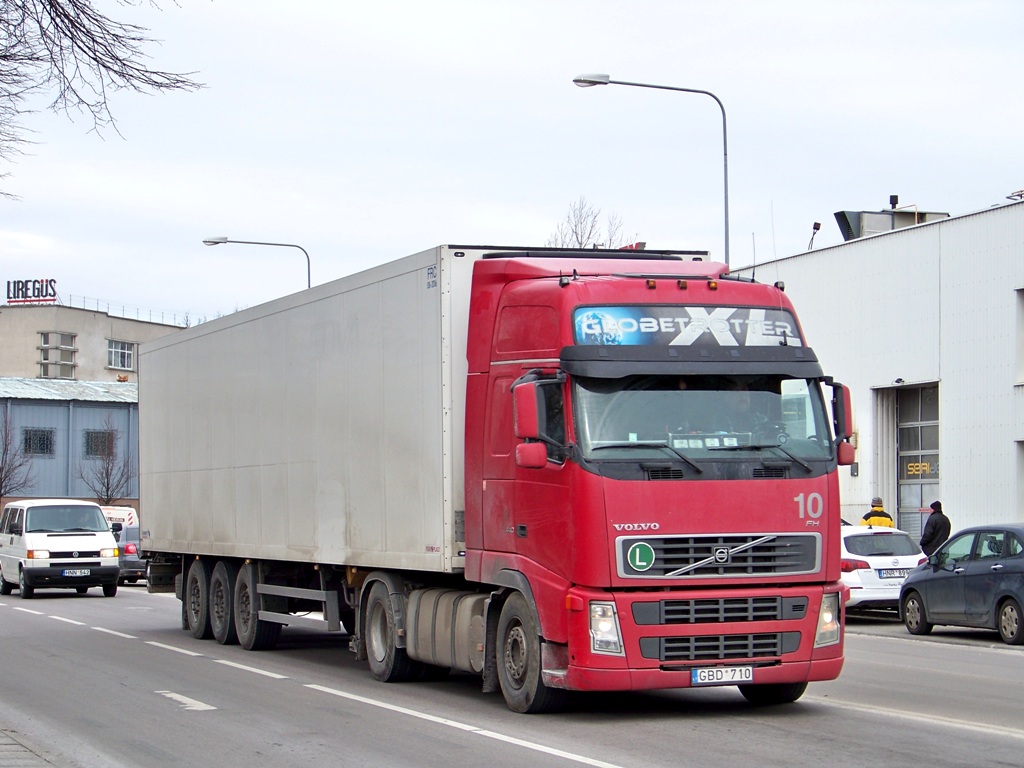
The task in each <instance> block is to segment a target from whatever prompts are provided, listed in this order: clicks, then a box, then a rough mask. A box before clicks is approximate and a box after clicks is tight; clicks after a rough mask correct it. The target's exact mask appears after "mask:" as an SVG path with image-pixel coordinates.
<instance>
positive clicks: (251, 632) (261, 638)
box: [234, 563, 281, 651]
mask: <svg viewBox="0 0 1024 768" xmlns="http://www.w3.org/2000/svg"><path fill="white" fill-rule="evenodd" d="M258 584H259V576H258V573H257V570H256V564H255V563H245V564H244V565H243V566H242V567H241V568H239V569H238V575H237V576H236V577H235V593H234V614H235V632H236V633H237V635H238V642H239V643H241V645H242V647H243V648H245V650H247V651H268V650H270V649H271V648H273V647H274V646H275V645H277V639H278V638H279V637H280V636H281V625H280V624H278V623H276V622H273V621H264V620H263V619H261V618H259V610H260V596H259V593H258V592H257V591H256V587H257V585H258Z"/></svg>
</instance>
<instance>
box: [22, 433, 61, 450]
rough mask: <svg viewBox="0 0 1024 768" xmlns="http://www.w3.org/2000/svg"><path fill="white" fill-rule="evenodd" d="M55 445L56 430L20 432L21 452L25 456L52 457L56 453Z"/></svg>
mask: <svg viewBox="0 0 1024 768" xmlns="http://www.w3.org/2000/svg"><path fill="white" fill-rule="evenodd" d="M56 443H57V440H56V430H53V429H24V430H22V433H21V452H22V453H24V454H25V455H26V456H53V455H54V454H55V453H56Z"/></svg>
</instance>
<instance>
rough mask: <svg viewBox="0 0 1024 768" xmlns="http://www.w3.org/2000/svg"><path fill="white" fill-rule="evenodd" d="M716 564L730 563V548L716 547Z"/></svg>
mask: <svg viewBox="0 0 1024 768" xmlns="http://www.w3.org/2000/svg"><path fill="white" fill-rule="evenodd" d="M714 552H715V562H716V563H718V564H719V565H721V564H722V563H728V562H729V548H728V547H715V550H714Z"/></svg>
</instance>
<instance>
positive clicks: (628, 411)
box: [574, 375, 832, 462]
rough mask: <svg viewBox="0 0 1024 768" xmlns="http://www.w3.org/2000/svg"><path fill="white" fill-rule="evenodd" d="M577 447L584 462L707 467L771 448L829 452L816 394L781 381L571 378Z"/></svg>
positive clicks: (794, 453) (815, 455)
mask: <svg viewBox="0 0 1024 768" xmlns="http://www.w3.org/2000/svg"><path fill="white" fill-rule="evenodd" d="M574 397H575V403H574V407H575V416H576V431H577V435H576V437H577V443H578V444H579V448H580V451H581V452H582V455H583V457H584V458H586V459H588V460H601V459H623V458H638V457H643V458H646V457H648V456H660V457H665V456H666V455H671V454H673V453H675V454H681V458H682V459H683V460H684V461H685V460H695V461H701V462H706V461H708V460H717V459H723V458H726V457H729V456H733V455H734V454H743V453H746V454H748V455H749V453H751V452H763V451H773V452H775V453H777V454H778V455H781V456H789V457H790V458H793V459H797V460H808V459H811V460H822V459H828V458H830V457H831V455H832V447H831V442H830V437H829V435H830V432H829V429H828V421H827V419H826V416H825V408H824V404H823V401H822V396H821V390H820V389H819V387H818V384H817V382H815V381H806V380H804V379H789V378H783V377H780V376H697V375H693V376H630V377H626V378H622V379H597V378H583V377H579V378H576V379H575V381H574Z"/></svg>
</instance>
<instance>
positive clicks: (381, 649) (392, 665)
mask: <svg viewBox="0 0 1024 768" xmlns="http://www.w3.org/2000/svg"><path fill="white" fill-rule="evenodd" d="M363 634H364V635H365V637H366V660H367V663H368V664H369V665H370V671H371V672H372V673H373V676H374V677H375V678H377V679H378V680H380V681H381V682H382V683H404V682H407V681H409V680H412V679H414V678H416V677H417V676H419V674H420V671H421V669H420V665H419V663H418V662H415V661H413V660H412V659H410V658H409V655H408V654H407V653H406V652H405V648H399V647H398V646H397V645H396V644H395V639H396V638H397V637H398V627H397V624H396V621H395V607H394V605H393V604H392V602H391V595H390V594H389V593H388V587H387V585H386V584H385V583H384V582H382V581H377V582H374V584H373V586H372V587H370V594H369V597H367V599H366V623H365V627H364V629H363Z"/></svg>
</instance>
